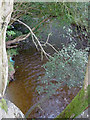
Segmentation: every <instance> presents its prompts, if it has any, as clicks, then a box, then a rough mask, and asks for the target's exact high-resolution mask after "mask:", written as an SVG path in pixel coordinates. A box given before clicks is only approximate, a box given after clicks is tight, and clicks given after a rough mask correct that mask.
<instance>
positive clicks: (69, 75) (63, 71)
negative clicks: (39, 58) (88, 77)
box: [37, 43, 88, 93]
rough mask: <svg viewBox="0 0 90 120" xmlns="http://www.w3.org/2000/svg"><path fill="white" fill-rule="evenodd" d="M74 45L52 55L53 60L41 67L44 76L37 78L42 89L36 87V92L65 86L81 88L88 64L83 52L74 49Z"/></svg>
mask: <svg viewBox="0 0 90 120" xmlns="http://www.w3.org/2000/svg"><path fill="white" fill-rule="evenodd" d="M75 46H76V44H75V43H71V44H69V45H68V46H64V45H63V48H62V49H61V51H59V53H54V55H53V58H52V59H50V60H49V62H47V63H46V64H44V65H43V67H44V69H45V71H46V72H45V76H44V77H41V78H40V77H39V80H41V83H42V84H43V86H44V87H41V86H38V87H37V91H38V90H39V93H41V92H46V91H47V92H49V91H50V90H52V89H56V88H59V87H60V86H61V85H64V84H66V85H67V86H68V87H74V86H76V87H77V86H78V87H82V86H83V80H84V75H85V70H86V64H87V62H88V54H87V52H86V51H85V50H82V49H79V50H78V49H76V48H75Z"/></svg>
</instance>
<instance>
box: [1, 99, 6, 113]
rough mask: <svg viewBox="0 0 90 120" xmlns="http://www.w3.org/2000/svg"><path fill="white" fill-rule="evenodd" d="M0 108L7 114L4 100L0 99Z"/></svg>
mask: <svg viewBox="0 0 90 120" xmlns="http://www.w3.org/2000/svg"><path fill="white" fill-rule="evenodd" d="M0 107H1V108H2V109H3V110H5V112H7V109H8V107H7V103H6V100H5V99H4V98H0Z"/></svg>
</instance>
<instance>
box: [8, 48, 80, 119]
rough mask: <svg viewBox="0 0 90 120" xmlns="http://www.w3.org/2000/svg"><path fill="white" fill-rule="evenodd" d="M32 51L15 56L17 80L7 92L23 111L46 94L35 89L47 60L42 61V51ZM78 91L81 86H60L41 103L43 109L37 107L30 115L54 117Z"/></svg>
mask: <svg viewBox="0 0 90 120" xmlns="http://www.w3.org/2000/svg"><path fill="white" fill-rule="evenodd" d="M30 51H31V50H30ZM32 51H33V52H32V53H31V52H29V50H25V51H22V52H20V54H19V55H18V56H16V57H15V70H16V73H15V81H14V82H12V83H10V84H9V86H8V89H7V92H6V97H7V98H8V99H9V100H11V101H12V102H13V103H15V104H16V105H17V106H18V107H19V108H20V109H21V110H22V112H23V113H26V112H27V111H28V109H29V108H30V107H31V106H33V105H34V104H35V103H36V102H37V101H38V100H40V99H41V98H44V97H45V95H46V94H45V93H44V94H42V95H40V96H38V94H37V92H36V90H35V89H36V87H37V86H38V85H40V81H39V80H37V79H38V77H39V76H43V75H44V69H43V68H42V67H41V66H42V65H43V64H44V63H45V62H46V61H47V60H46V59H44V60H43V61H41V57H40V53H38V52H37V51H36V50H32ZM17 66H18V67H17ZM78 91H79V88H73V89H69V88H68V87H67V86H63V87H61V88H59V89H58V90H57V91H56V93H55V94H54V95H52V96H51V97H50V99H47V100H45V101H44V102H43V103H42V104H41V105H40V107H41V109H40V108H36V109H35V110H34V111H33V112H32V114H31V115H30V117H31V118H33V117H39V118H41V117H43V118H45V117H47V118H49V117H51V118H53V117H55V116H57V115H58V114H59V113H60V112H61V111H62V110H63V109H64V108H65V107H66V106H67V104H69V103H70V102H71V100H72V99H73V97H74V96H75V95H76V94H77V92H78Z"/></svg>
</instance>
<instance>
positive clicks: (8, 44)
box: [6, 18, 48, 48]
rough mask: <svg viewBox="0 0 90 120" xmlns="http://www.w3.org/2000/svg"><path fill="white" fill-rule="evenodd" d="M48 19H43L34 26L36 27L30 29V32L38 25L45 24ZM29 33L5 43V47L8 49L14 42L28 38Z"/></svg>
mask: <svg viewBox="0 0 90 120" xmlns="http://www.w3.org/2000/svg"><path fill="white" fill-rule="evenodd" d="M47 19H48V18H45V19H44V20H42V21H41V22H40V23H39V24H38V25H36V27H34V28H32V31H34V30H35V29H36V28H37V27H38V26H39V25H41V24H42V23H43V22H45V21H46V20H47ZM13 20H14V21H17V19H13ZM30 34H31V33H28V34H25V35H21V36H19V37H17V38H15V39H14V40H10V41H7V42H6V46H7V48H8V46H10V45H11V44H14V43H16V42H20V41H23V40H25V39H26V38H28V37H29V36H30Z"/></svg>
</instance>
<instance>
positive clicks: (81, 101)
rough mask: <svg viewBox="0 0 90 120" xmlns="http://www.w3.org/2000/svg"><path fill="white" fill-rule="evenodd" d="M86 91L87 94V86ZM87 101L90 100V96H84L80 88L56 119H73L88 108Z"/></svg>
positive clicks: (89, 89) (89, 87) (89, 88)
mask: <svg viewBox="0 0 90 120" xmlns="http://www.w3.org/2000/svg"><path fill="white" fill-rule="evenodd" d="M87 91H88V93H89V91H90V86H88V88H87ZM88 99H90V96H89V97H88V94H87V93H86V94H85V91H84V88H82V89H81V90H80V91H79V93H78V94H77V95H76V96H75V97H74V99H73V100H72V101H71V103H70V104H69V105H68V106H67V107H66V108H65V109H64V111H63V112H62V113H61V114H60V115H58V116H57V117H56V118H75V117H76V116H78V115H80V114H81V113H82V112H83V111H84V110H85V109H86V108H87V107H88V101H89V100H88Z"/></svg>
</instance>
